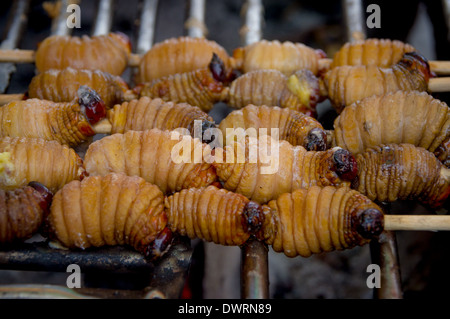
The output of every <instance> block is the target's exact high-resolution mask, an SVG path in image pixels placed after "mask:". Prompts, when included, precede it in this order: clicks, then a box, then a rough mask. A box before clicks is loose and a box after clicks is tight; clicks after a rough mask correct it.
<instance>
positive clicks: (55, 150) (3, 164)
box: [0, 137, 86, 192]
mask: <svg viewBox="0 0 450 319" xmlns="http://www.w3.org/2000/svg"><path fill="white" fill-rule="evenodd" d="M85 175H86V172H85V169H84V167H83V161H82V159H81V158H80V157H79V156H78V155H77V153H75V151H74V150H73V149H71V148H69V147H68V146H66V145H61V144H59V143H58V142H56V141H46V140H43V139H38V138H19V137H16V138H11V137H4V138H1V139H0V188H2V189H13V188H16V187H22V186H25V185H27V184H28V183H29V182H32V181H36V182H39V183H41V184H43V185H44V186H46V187H47V188H48V189H49V190H50V191H51V192H55V191H57V190H58V189H60V188H61V187H63V186H64V185H65V184H67V183H68V182H70V181H72V180H80V179H82V178H84V177H85Z"/></svg>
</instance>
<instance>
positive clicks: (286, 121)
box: [219, 104, 327, 151]
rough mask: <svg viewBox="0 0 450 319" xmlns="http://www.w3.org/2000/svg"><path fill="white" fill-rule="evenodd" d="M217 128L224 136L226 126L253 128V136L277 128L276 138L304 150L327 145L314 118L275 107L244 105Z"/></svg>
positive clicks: (320, 149)
mask: <svg viewBox="0 0 450 319" xmlns="http://www.w3.org/2000/svg"><path fill="white" fill-rule="evenodd" d="M219 128H220V129H221V131H222V134H223V136H224V137H226V136H227V129H235V128H243V129H244V130H246V131H248V130H249V129H250V130H253V129H254V130H255V131H254V132H255V133H256V137H257V136H258V135H260V134H268V135H271V131H272V129H277V130H278V131H277V134H278V138H279V139H282V140H286V141H288V142H289V143H291V144H292V145H294V146H296V145H300V146H303V147H305V148H306V150H308V151H323V150H325V149H326V146H327V140H326V134H325V131H324V129H323V127H322V124H320V123H319V122H318V121H317V120H316V119H314V118H312V117H310V116H307V115H305V114H303V113H301V112H297V111H295V110H292V109H287V108H284V109H282V108H279V107H277V106H274V107H269V106H265V105H261V106H255V105H252V104H250V105H247V106H246V107H244V108H242V109H240V110H236V111H233V112H231V113H230V114H228V116H227V117H226V118H224V119H223V120H222V121H221V122H220V124H219ZM261 129H262V130H263V131H261ZM260 131H261V132H260ZM233 132H234V130H233Z"/></svg>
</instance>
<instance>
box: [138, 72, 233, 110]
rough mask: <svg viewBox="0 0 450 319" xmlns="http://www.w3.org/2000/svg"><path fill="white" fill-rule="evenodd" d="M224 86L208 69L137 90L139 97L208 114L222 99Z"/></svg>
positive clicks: (171, 77) (183, 74)
mask: <svg viewBox="0 0 450 319" xmlns="http://www.w3.org/2000/svg"><path fill="white" fill-rule="evenodd" d="M225 87H226V86H225V84H224V83H223V82H221V81H219V80H217V79H216V78H215V77H214V75H213V73H212V72H211V70H210V68H209V67H206V68H203V69H197V70H195V71H190V72H185V73H177V74H173V75H168V76H165V77H162V78H159V79H156V80H153V81H151V82H148V83H145V84H143V85H142V86H141V87H139V88H137V90H138V91H139V96H140V97H142V96H148V97H150V98H161V99H162V100H164V101H167V102H169V101H170V102H174V103H188V104H190V105H193V106H197V107H199V108H200V109H201V110H202V111H204V112H209V111H210V110H211V109H212V108H213V106H214V104H215V103H217V102H219V101H221V100H222V99H223V91H224V89H225Z"/></svg>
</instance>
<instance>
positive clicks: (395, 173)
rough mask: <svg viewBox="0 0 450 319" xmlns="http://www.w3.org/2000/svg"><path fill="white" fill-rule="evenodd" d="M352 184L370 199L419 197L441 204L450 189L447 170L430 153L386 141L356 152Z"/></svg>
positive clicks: (433, 204)
mask: <svg viewBox="0 0 450 319" xmlns="http://www.w3.org/2000/svg"><path fill="white" fill-rule="evenodd" d="M356 161H357V162H358V177H357V179H355V181H354V185H353V187H354V188H355V189H356V190H358V191H359V192H361V193H362V194H365V195H366V196H367V197H369V198H370V199H371V200H377V201H379V202H393V201H396V200H398V199H400V200H419V201H420V202H422V203H424V204H427V205H430V206H432V207H439V206H441V205H442V204H443V203H444V202H445V200H446V199H447V197H448V195H449V193H450V170H449V169H447V168H446V167H444V165H443V164H442V163H441V162H439V160H438V159H437V158H436V157H435V156H434V155H433V153H431V152H429V151H427V150H426V149H424V148H422V147H416V146H414V145H411V144H386V145H380V146H376V147H371V148H369V149H367V150H366V151H365V152H364V153H361V154H357V155H356Z"/></svg>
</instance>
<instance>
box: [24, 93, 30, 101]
mask: <svg viewBox="0 0 450 319" xmlns="http://www.w3.org/2000/svg"><path fill="white" fill-rule="evenodd" d="M29 98H30V96H29V93H28V91H25V93H24V94H23V96H22V100H23V101H25V100H28V99H29Z"/></svg>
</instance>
